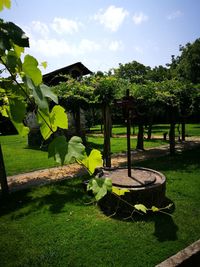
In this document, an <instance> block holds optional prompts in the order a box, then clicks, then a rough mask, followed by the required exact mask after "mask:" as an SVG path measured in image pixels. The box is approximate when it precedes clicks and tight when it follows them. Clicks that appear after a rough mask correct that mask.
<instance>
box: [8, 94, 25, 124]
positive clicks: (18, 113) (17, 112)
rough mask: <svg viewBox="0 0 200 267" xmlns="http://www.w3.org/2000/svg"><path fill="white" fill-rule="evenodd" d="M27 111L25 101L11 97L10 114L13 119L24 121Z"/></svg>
mask: <svg viewBox="0 0 200 267" xmlns="http://www.w3.org/2000/svg"><path fill="white" fill-rule="evenodd" d="M25 113H26V106H25V103H24V102H23V101H22V100H21V99H17V98H12V99H9V115H10V118H11V119H12V121H15V122H17V123H18V122H22V121H23V119H24V117H25Z"/></svg>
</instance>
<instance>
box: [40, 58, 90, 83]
mask: <svg viewBox="0 0 200 267" xmlns="http://www.w3.org/2000/svg"><path fill="white" fill-rule="evenodd" d="M87 74H92V72H91V71H90V70H89V69H88V68H86V67H85V66H84V65H83V64H82V63H81V62H77V63H74V64H72V65H69V66H66V67H64V68H61V69H57V70H54V71H52V72H49V73H47V74H44V75H43V82H44V83H45V84H47V85H49V86H50V85H57V84H59V83H60V82H63V81H66V78H65V77H63V75H71V76H72V77H73V78H78V77H80V76H84V75H87Z"/></svg>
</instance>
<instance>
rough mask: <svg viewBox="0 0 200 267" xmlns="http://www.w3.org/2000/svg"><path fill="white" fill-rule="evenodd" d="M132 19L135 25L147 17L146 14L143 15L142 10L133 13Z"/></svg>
mask: <svg viewBox="0 0 200 267" xmlns="http://www.w3.org/2000/svg"><path fill="white" fill-rule="evenodd" d="M132 19H133V22H134V23H135V24H136V25H139V24H141V23H142V22H145V21H147V20H148V19H149V18H148V16H147V15H145V14H144V13H143V12H140V13H135V14H134V15H133V17H132Z"/></svg>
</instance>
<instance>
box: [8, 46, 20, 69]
mask: <svg viewBox="0 0 200 267" xmlns="http://www.w3.org/2000/svg"><path fill="white" fill-rule="evenodd" d="M17 63H18V57H17V56H16V53H15V52H14V51H9V52H8V54H7V57H6V65H7V66H8V68H9V70H10V71H12V72H13V73H15V72H16V66H17Z"/></svg>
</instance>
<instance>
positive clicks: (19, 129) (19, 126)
mask: <svg viewBox="0 0 200 267" xmlns="http://www.w3.org/2000/svg"><path fill="white" fill-rule="evenodd" d="M11 121H12V123H13V125H14V126H15V128H16V129H17V132H18V133H19V135H20V136H22V137H24V136H27V134H28V133H29V128H28V127H26V126H24V124H23V123H22V122H16V121H14V120H12V119H11Z"/></svg>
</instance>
